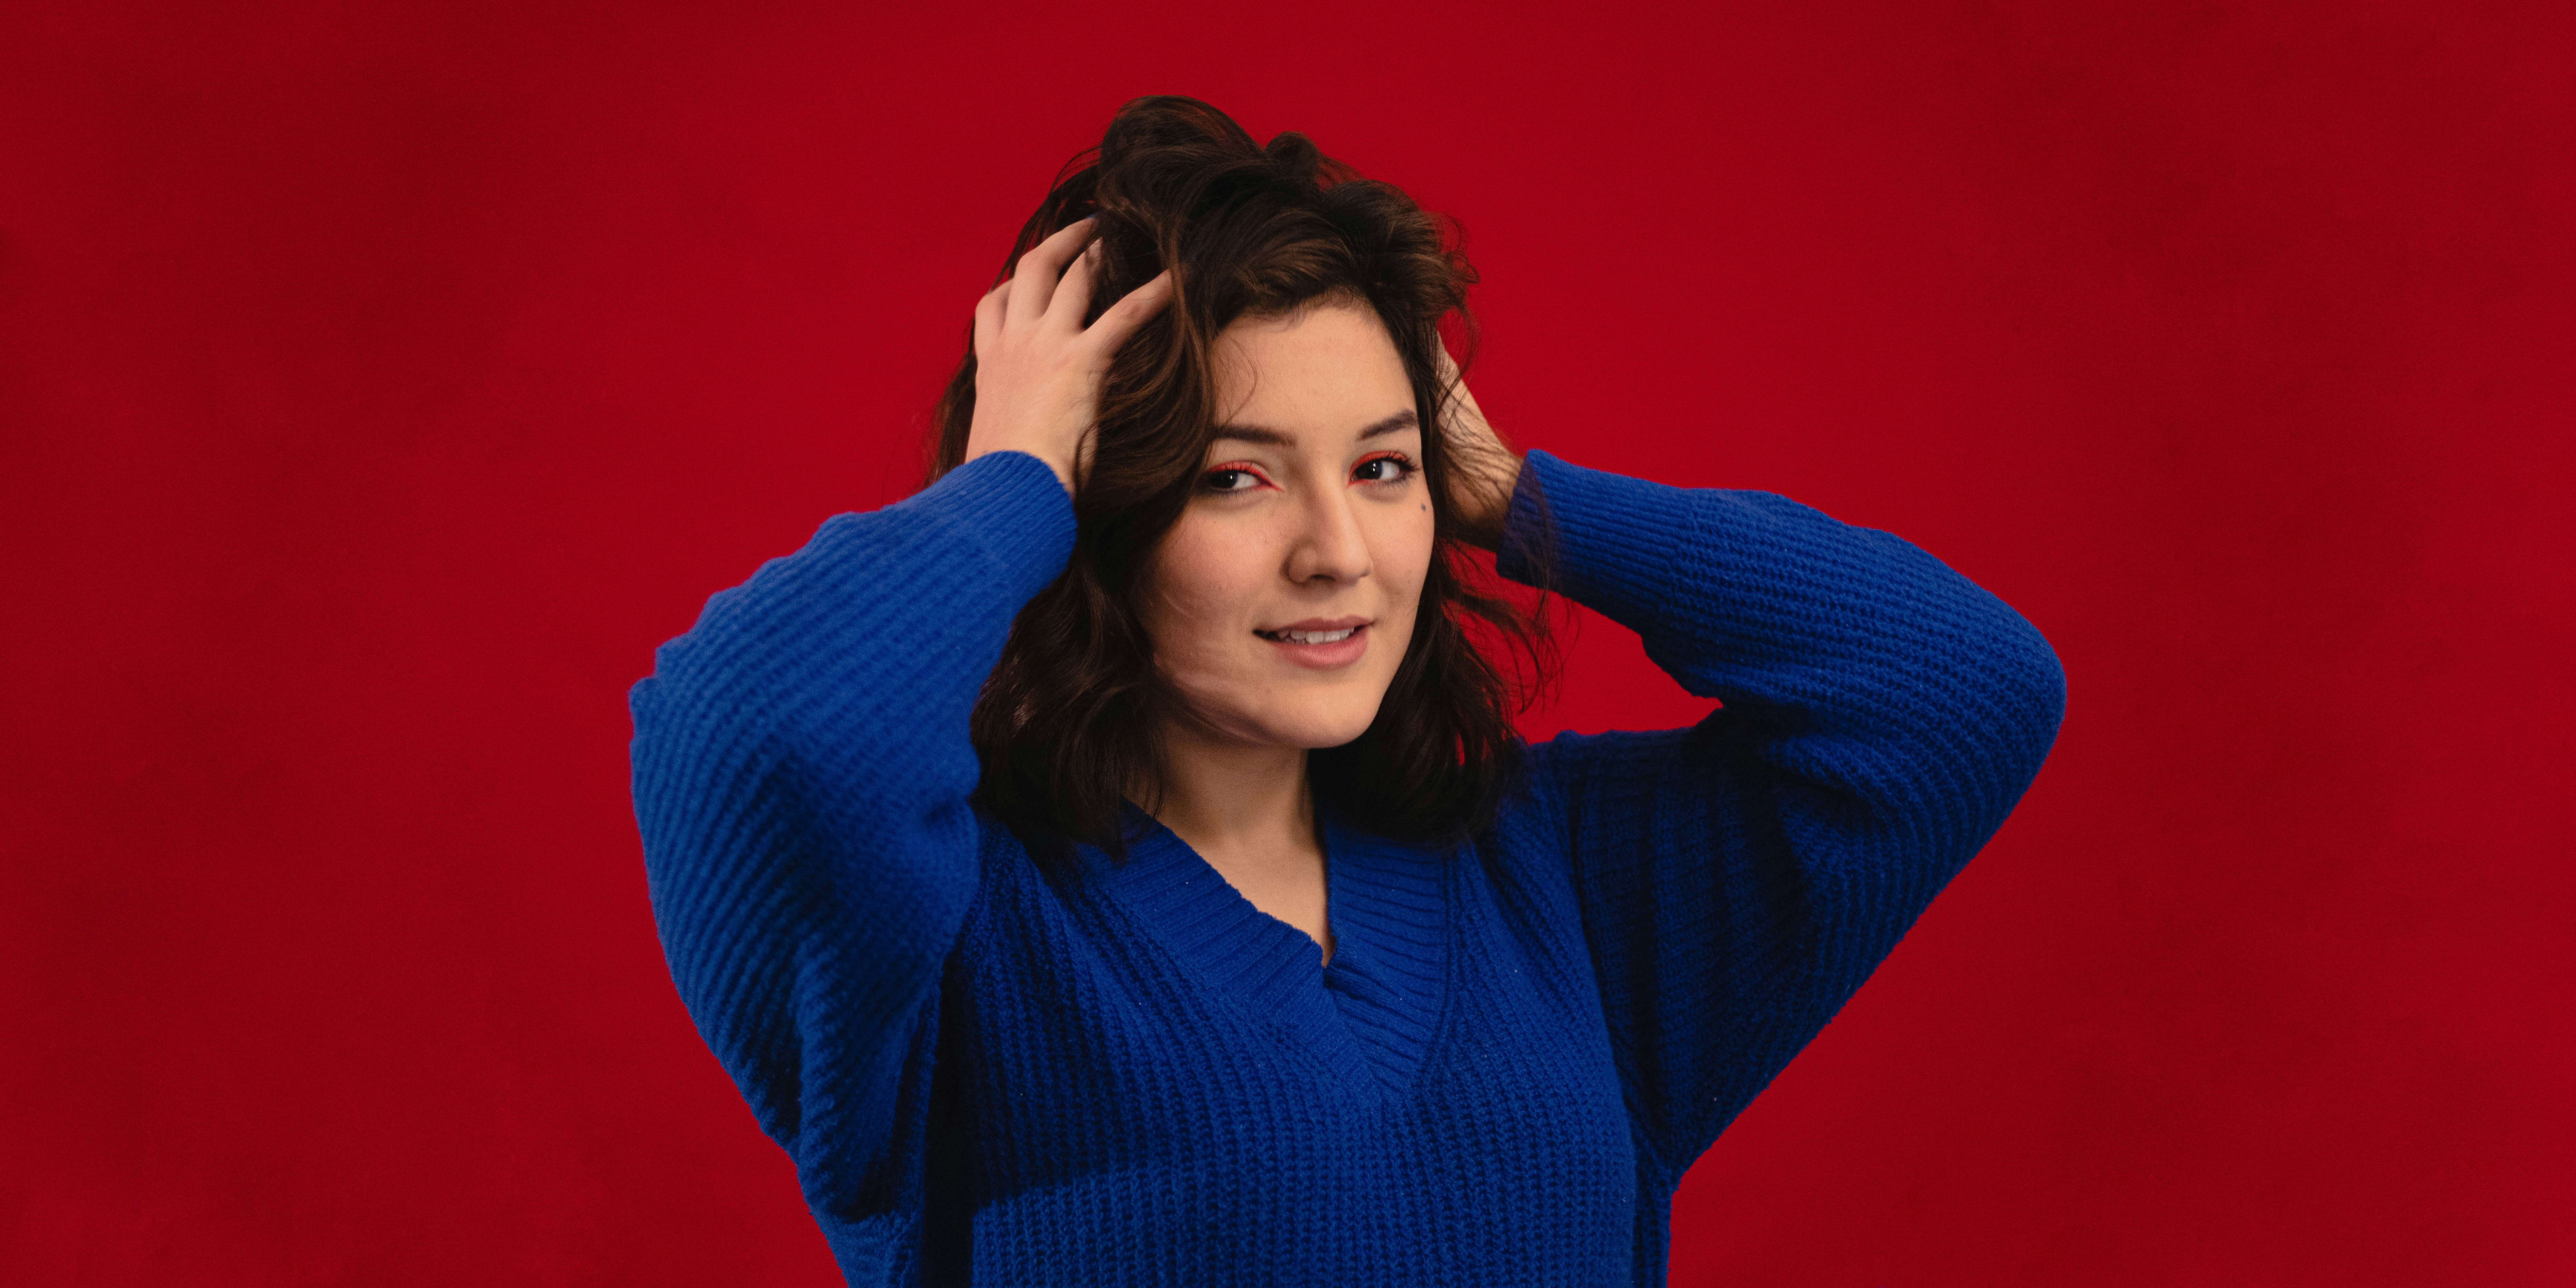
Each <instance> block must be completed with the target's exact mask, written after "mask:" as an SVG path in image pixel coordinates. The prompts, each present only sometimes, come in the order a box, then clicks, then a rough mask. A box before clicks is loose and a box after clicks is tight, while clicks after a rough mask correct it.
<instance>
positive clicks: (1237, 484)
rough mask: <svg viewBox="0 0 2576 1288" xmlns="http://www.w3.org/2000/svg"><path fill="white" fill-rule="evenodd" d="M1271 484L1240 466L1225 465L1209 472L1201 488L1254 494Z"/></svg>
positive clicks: (1200, 482) (1200, 484)
mask: <svg viewBox="0 0 2576 1288" xmlns="http://www.w3.org/2000/svg"><path fill="white" fill-rule="evenodd" d="M1268 482H1269V480H1268V479H1265V478H1263V477H1261V475H1260V474H1259V473H1257V472H1255V471H1253V470H1250V469H1247V468H1245V467H1243V466H1240V465H1224V466H1219V467H1217V468H1216V469H1212V470H1209V471H1208V472H1207V474H1206V475H1205V476H1203V477H1202V478H1201V479H1200V480H1199V486H1201V487H1204V488H1206V489H1207V490H1208V491H1210V492H1252V491H1257V490H1259V489H1260V488H1261V487H1262V486H1264V485H1265V484H1267V483H1268Z"/></svg>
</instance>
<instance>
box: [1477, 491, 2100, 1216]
mask: <svg viewBox="0 0 2576 1288" xmlns="http://www.w3.org/2000/svg"><path fill="white" fill-rule="evenodd" d="M1507 530H1508V534H1509V535H1508V536H1507V539H1506V541H1505V543H1504V548H1503V550H1502V555H1501V559H1500V561H1499V564H1498V566H1499V567H1500V569H1501V570H1502V571H1503V573H1504V574H1505V575H1507V576H1511V577H1515V578H1517V579H1521V580H1531V579H1532V578H1533V577H1534V576H1535V575H1536V574H1535V572H1534V571H1533V568H1534V557H1535V556H1536V555H1537V553H1538V552H1539V551H1541V550H1542V549H1545V550H1548V551H1549V552H1550V553H1551V554H1552V562H1553V567H1554V577H1555V584H1556V586H1557V587H1558V588H1559V589H1561V590H1563V591H1564V592H1565V593H1567V594H1568V595H1569V596H1571V597H1572V598H1573V599H1574V600H1575V601H1576V602H1578V603H1581V604H1584V605H1585V606H1587V607H1590V608H1593V609H1595V610H1597V611H1599V612H1601V613H1603V614H1604V615H1606V616H1608V617H1610V618H1611V619H1612V620H1614V621H1616V622H1618V623H1620V624H1621V625H1623V626H1626V627H1628V628H1630V629H1632V630H1635V631H1636V632H1637V633H1638V635H1639V636H1640V637H1641V638H1642V639H1643V641H1644V644H1645V648H1646V652H1647V655H1648V656H1649V657H1650V658H1652V659H1653V660H1654V661H1655V663H1656V664H1657V665H1659V666H1661V667H1663V668H1664V670H1665V671H1667V672H1669V673H1670V674H1671V675H1672V676H1673V678H1674V679H1675V680H1677V681H1679V682H1680V683H1681V685H1682V687H1683V688H1685V689H1686V690H1688V691H1689V692H1691V693H1693V694H1695V695H1698V696H1701V697H1712V698H1716V699H1718V700H1719V701H1721V702H1722V703H1724V706H1723V707H1722V708H1721V709H1719V710H1718V711H1715V712H1712V713H1711V714H1710V715H1709V717H1708V718H1707V719H1706V720H1704V721H1702V722H1700V723H1699V724H1698V725H1696V726H1694V727H1692V728H1688V729H1676V730H1669V731H1664V732H1658V733H1611V734H1602V735H1597V736H1591V737H1584V736H1576V735H1571V734H1568V735H1562V736H1559V737H1557V738H1555V739H1552V740H1550V741H1549V742H1548V743H1546V744H1544V745H1542V746H1540V747H1537V748H1534V749H1533V750H1532V756H1531V781H1532V783H1533V785H1534V787H1535V789H1536V795H1537V797H1538V798H1539V799H1541V800H1543V801H1545V802H1547V806H1546V818H1545V821H1544V825H1545V826H1546V827H1548V828H1550V829H1561V831H1560V832H1558V834H1557V835H1558V839H1559V840H1561V842H1562V845H1563V848H1564V852H1565V853H1566V854H1568V855H1569V857H1570V861H1571V863H1572V865H1573V881H1574V886H1575V893H1576V897H1577V899H1578V901H1579V904H1580V908H1581V912H1582V916H1583V922H1584V926H1583V930H1584V940H1585V944H1586V946H1587V948H1588V950H1589V952H1590V953H1591V955H1592V959H1593V974H1594V976H1595V978H1596V979H1597V980H1598V981H1599V983H1600V986H1601V989H1602V992H1603V997H1602V1004H1603V1009H1604V1013H1605V1014H1606V1015H1607V1017H1608V1019H1609V1023H1610V1028H1611V1036H1612V1043H1613V1048H1614V1053H1615V1055H1616V1057H1617V1060H1618V1063H1619V1067H1620V1074H1621V1077H1622V1079H1623V1081H1624V1082H1625V1083H1626V1085H1627V1091H1628V1094H1629V1099H1630V1103H1631V1113H1632V1114H1633V1115H1634V1116H1636V1117H1637V1119H1638V1120H1639V1123H1638V1125H1639V1132H1640V1137H1641V1139H1642V1140H1643V1141H1645V1142H1646V1143H1647V1145H1648V1148H1649V1149H1650V1150H1651V1152H1652V1154H1653V1158H1652V1159H1650V1160H1649V1163H1650V1166H1652V1167H1653V1169H1654V1170H1655V1171H1656V1173H1657V1174H1658V1175H1659V1177H1660V1179H1661V1180H1662V1181H1663V1182H1664V1183H1665V1184H1667V1185H1669V1184H1671V1183H1672V1182H1674V1181H1677V1180H1678V1179H1679V1176H1680V1174H1681V1172H1682V1171H1683V1170H1684V1169H1685V1168H1687V1167H1688V1166H1689V1165H1690V1163H1691V1162H1692V1160H1693V1159H1695V1158H1696V1157H1698V1155H1699V1154H1700V1153H1701V1152H1703V1151H1704V1150H1705V1149H1706V1148H1707V1147H1708V1146H1709V1145H1710V1144H1711V1143H1712V1142H1714V1141H1715V1140H1716V1138H1717V1135H1718V1133H1719V1132H1720V1131H1721V1130H1723V1129H1724V1127H1725V1126H1726V1124H1727V1123H1728V1122H1729V1121H1730V1120H1732V1119H1733V1118H1734V1117H1735V1115H1736V1114H1737V1113H1738V1112H1740V1111H1741V1110H1742V1109H1743V1108H1744V1106H1745V1105H1746V1104H1747V1103H1749V1102H1750V1101H1751V1100H1752V1099H1753V1097H1754V1095H1755V1094H1756V1093H1758V1092H1759V1091H1760V1090H1761V1089H1762V1088H1763V1086H1765V1085H1766V1084H1768V1083H1769V1081H1770V1080H1771V1078H1772V1077H1773V1076H1774V1075H1776V1074H1777V1073H1778V1072H1779V1070H1780V1069H1781V1068H1782V1067H1783V1066H1785V1065H1786V1064H1787V1063H1788V1062H1789V1059H1790V1058H1791V1057H1792V1056H1794V1055H1796V1054H1797V1052H1798V1050H1799V1049H1800V1048H1802V1047H1803V1046H1805V1045H1806V1044H1807V1042H1808V1041H1809V1040H1810V1039H1811V1038H1813V1037H1814V1036H1815V1034H1816V1033H1817V1032H1818V1031H1819V1030H1820V1029H1821V1028H1822V1027H1823V1026H1824V1024H1825V1023H1826V1021H1827V1020H1829V1019H1831V1018H1832V1016H1833V1014H1834V1012H1835V1011H1836V1010H1838V1009H1839V1008H1840V1007H1841V1006H1842V1004H1843V1002H1844V1001H1845V1000H1846V999H1847V998H1849V997H1850V996H1851V994H1852V993H1853V991H1854V990H1856V989H1858V988H1859V987H1860V985H1861V983H1862V982H1863V981H1864V980H1866V979H1867V978H1868V976H1869V974H1870V972H1871V971H1872V970H1873V969H1875V968H1876V966H1877V965H1878V963H1879V961H1880V960H1881V959H1883V958H1884V957H1885V956H1886V955H1887V953H1888V952H1889V951H1890V950H1891V949H1892V948H1894V946H1895V944H1896V941H1897V939H1898V937H1899V936H1901V935H1903V934H1904V933H1905V931H1906V929H1907V928H1908V927H1910V926H1911V925H1912V924H1913V922H1914V920H1915V918H1916V917H1917V916H1919V915H1920V914H1921V912H1922V911H1923V909H1924V907H1925V906H1926V905H1927V904H1929V903H1930V902H1931V900H1932V897H1933V896H1934V895H1935V894H1936V893H1938V892H1939V891H1940V889H1941V888H1942V886H1943V885H1944V884H1945V883H1947V882H1948V881H1949V880H1950V878H1951V877H1952V876H1953V875H1954V874H1955V873H1956V872H1957V871H1958V870H1959V868H1960V867H1961V866H1962V865H1964V864H1965V863H1966V862H1967V861H1968V859H1969V858H1970V857H1971V856H1973V855H1974V854H1975V853H1976V852H1977V850H1978V849H1979V848H1980V847H1982V846H1983V845H1984V844H1985V842H1986V840H1987V838H1988V837H1990V836H1991V835H1993V833H1994V831H1995V829H1996V828H1997V827H1999V826H2001V824H2002V823H2003V820H2004V817H2005V815H2006V814H2007V813H2009V812H2010V811H2011V809H2012V807H2013V804H2014V802H2015V801H2017V800H2018V799H2019V798H2020V796H2021V794H2022V792H2023V790H2024V789H2025V788H2027V787H2028V786H2029V784H2030V782H2031V780H2032V778H2033V777H2034V776H2035V775H2036V774H2037V773H2038V772H2039V767H2040V762H2041V761H2042V759H2043V758H2045V757H2046V755H2047V753H2048V749H2049V746H2050V744H2051V743H2052V742H2053V741H2054V740H2055V737H2056V733H2057V727H2058V722H2059V720H2060V718H2061V716H2062V714H2063V711H2064V707H2065V676H2064V673H2063V672H2062V671H2061V669H2060V668H2059V665H2058V661H2057V658H2056V655H2055V654H2054V653H2053V652H2052V651H2051V650H2050V648H2049V646H2048V643H2047V641H2046V640H2044V639H2042V638H2041V637H2040V634H2039V632H2038V631H2036V630H2035V629H2033V628H2032V627H2031V625H2030V624H2029V623H2028V622H2026V621H2024V620H2023V619H2022V618H2021V616H2020V615H2019V614H2017V613H2015V612H2014V611H2013V610H2012V609H2011V608H2009V607H2007V606H2005V605H2004V604H2003V602H2002V601H2000V600H1998V599H1996V598H1995V597H1994V596H1993V595H1991V594H1988V593H1987V592H1986V591H1984V590H1982V589H1980V588H1979V587H1977V586H1976V585H1975V584H1973V583H1971V582H1970V581H1968V580H1967V579H1966V578H1964V577H1962V576H1960V575H1959V574H1957V573H1955V572H1953V571H1951V570H1950V569H1949V568H1948V567H1946V566H1945V565H1943V564H1942V563H1941V562H1940V561H1939V560H1937V559H1934V558H1933V557H1932V556H1930V555H1928V554H1926V553H1924V552H1923V551H1922V550H1920V549H1917V548H1916V547H1914V546H1912V545H1910V544H1908V543H1906V542H1905V541H1902V540H1900V539H1898V538H1896V537H1894V536H1891V535H1889V534H1888V533H1885V532H1879V531H1875V530H1871V529H1866V528H1858V527H1852V526H1849V525H1846V524H1843V523H1839V522H1837V521H1835V520H1833V519H1831V518H1829V517H1827V516H1825V515H1824V514H1821V513H1819V512H1817V511H1815V510H1813V509H1810V508H1808V507H1806V506H1803V505H1800V504H1798V503H1796V502H1793V501H1790V500H1788V499H1786V498H1783V497H1779V496H1775V495H1772V494H1770V493H1765V492H1749V491H1731V490H1718V489H1682V488H1673V487H1666V486H1663V485H1660V484H1656V483H1651V482H1646V481H1644V480H1640V479H1634V478H1627V477H1623V476H1620V475H1616V474H1609V473H1604V472H1600V471H1595V470H1587V469H1583V468H1581V467H1579V466H1575V465H1571V464H1568V463H1567V462H1564V461H1562V460H1559V459H1557V458H1555V457H1552V456H1549V455H1547V454H1546V453H1544V452H1532V453H1530V455H1529V459H1528V463H1527V464H1526V465H1525V466H1524V468H1523V471H1522V478H1521V484H1520V486H1519V488H1518V489H1517V490H1516V492H1515V494H1514V496H1513V500H1512V506H1511V510H1510V513H1509V520H1508V524H1507Z"/></svg>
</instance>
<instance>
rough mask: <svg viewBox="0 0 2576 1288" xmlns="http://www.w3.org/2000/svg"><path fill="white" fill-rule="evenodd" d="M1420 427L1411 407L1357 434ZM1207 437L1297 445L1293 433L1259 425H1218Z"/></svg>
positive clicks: (1370, 435)
mask: <svg viewBox="0 0 2576 1288" xmlns="http://www.w3.org/2000/svg"><path fill="white" fill-rule="evenodd" d="M1421 427H1422V418H1421V417H1419V416H1416V415H1414V414H1413V411H1412V409H1411V408H1407V409H1405V410H1403V411H1400V412H1397V413H1395V414H1394V415H1392V416H1389V417H1387V418H1386V419H1384V420H1381V421H1378V422H1377V423H1375V424H1373V425H1370V426H1369V427H1368V428H1366V429H1363V430H1361V431H1360V433H1359V436H1360V438H1361V439H1362V440H1367V439H1371V438H1375V437H1377V436H1379V435H1380V434H1394V433H1400V432H1402V431H1404V430H1408V429H1419V428H1421ZM1209 437H1210V438H1211V439H1217V438H1231V439H1235V440H1237V441H1240V442H1246V443H1262V444H1266V445H1268V446H1271V447H1295V446H1296V445H1297V439H1296V437H1295V436H1294V435H1291V434H1283V433H1280V432H1279V431H1278V430H1275V429H1264V428H1262V427H1261V426H1259V425H1219V426H1217V427H1216V432H1215V433H1214V434H1211V435H1209Z"/></svg>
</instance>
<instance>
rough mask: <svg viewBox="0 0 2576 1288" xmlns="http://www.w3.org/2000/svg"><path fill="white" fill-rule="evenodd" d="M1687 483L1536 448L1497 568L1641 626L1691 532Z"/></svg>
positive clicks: (1509, 516)
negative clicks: (1668, 482)
mask: <svg viewBox="0 0 2576 1288" xmlns="http://www.w3.org/2000/svg"><path fill="white" fill-rule="evenodd" d="M1689 496H1690V494H1689V492H1688V491H1687V490H1686V489H1683V488H1677V487H1667V486H1665V485H1664V484H1661V483H1654V482H1649V481H1647V480H1645V479H1638V478H1630V477H1628V476H1627V475H1624V474H1613V473H1610V472H1608V471H1606V470H1591V469H1585V468H1584V467H1582V466H1580V465H1575V464H1573V463H1571V462H1568V461H1565V460H1562V459H1559V458H1558V457H1555V456H1551V455H1549V454H1548V453H1546V452H1541V451H1532V452H1530V453H1529V454H1528V455H1527V456H1526V457H1524V458H1523V459H1522V462H1521V473H1520V479H1519V481H1518V482H1517V483H1516V484H1515V485H1514V486H1513V488H1512V500H1511V505H1510V507H1509V508H1508V509H1506V510H1505V511H1504V514H1503V540H1502V544H1501V545H1500V546H1499V547H1498V548H1497V549H1496V551H1495V556H1494V569H1495V571H1497V572H1499V573H1501V574H1502V575H1503V576H1505V577H1509V578H1511V579H1512V580H1514V581H1517V582H1520V583H1521V584H1523V585H1527V586H1537V587H1540V588H1542V589H1546V590H1552V591H1556V592H1559V593H1562V594H1564V595H1566V596H1568V597H1569V598H1571V599H1573V600H1574V601H1575V602H1576V603H1579V604H1582V605H1583V606H1584V607H1586V608H1590V609H1593V610H1595V611H1597V612H1600V613H1602V614H1604V615H1606V616H1608V617H1609V618H1610V619H1611V620H1613V621H1616V622H1618V623H1619V624H1620V625H1623V626H1626V627H1628V628H1629V629H1631V630H1636V631H1638V632H1640V633H1644V632H1645V631H1646V630H1647V628H1649V627H1650V626H1651V625H1652V624H1653V623H1654V621H1655V618H1656V610H1657V609H1658V607H1659V606H1660V605H1661V604H1662V603H1663V602H1664V600H1665V599H1666V597H1667V591H1668V589H1669V586H1670V584H1671V583H1670V578H1671V573H1672V564H1673V560H1674V558H1675V556H1676V554H1677V553H1678V551H1679V550H1680V548H1681V547H1682V546H1683V545H1685V544H1686V543H1687V541H1688V539H1689V534H1690V532H1691V526H1692V524H1691V513H1690V504H1689Z"/></svg>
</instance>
